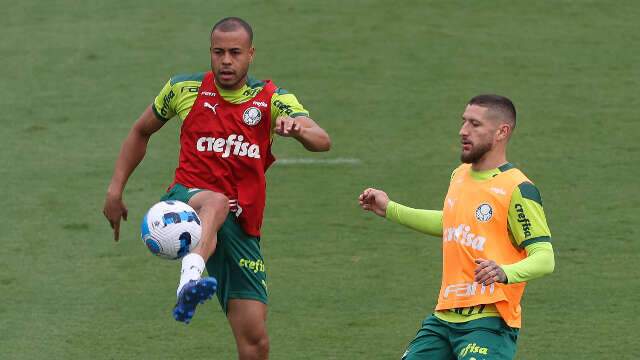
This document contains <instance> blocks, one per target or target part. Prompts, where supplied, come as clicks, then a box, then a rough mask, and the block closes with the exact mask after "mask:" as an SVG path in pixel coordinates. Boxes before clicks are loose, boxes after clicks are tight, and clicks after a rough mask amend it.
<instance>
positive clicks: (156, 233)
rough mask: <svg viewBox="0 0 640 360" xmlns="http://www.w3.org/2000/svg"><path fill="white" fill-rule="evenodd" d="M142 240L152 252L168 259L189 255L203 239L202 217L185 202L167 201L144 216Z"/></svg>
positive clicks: (141, 229) (157, 205) (152, 208)
mask: <svg viewBox="0 0 640 360" xmlns="http://www.w3.org/2000/svg"><path fill="white" fill-rule="evenodd" d="M140 233H141V234H140V235H141V236H142V242H144V244H145V245H146V246H147V248H148V249H149V251H151V253H152V254H154V255H157V256H159V257H161V258H165V259H173V260H175V259H179V258H181V257H183V256H185V255H187V254H188V253H189V252H190V251H191V250H192V249H193V248H194V247H196V245H198V242H199V241H200V234H201V233H202V228H201V227H200V218H199V217H198V214H196V211H195V210H193V208H192V207H191V206H189V205H187V204H185V203H183V202H181V201H174V200H167V201H161V202H159V203H157V204H155V205H153V206H152V207H151V208H150V209H149V211H147V214H146V215H145V216H144V218H143V219H142V224H141V226H140Z"/></svg>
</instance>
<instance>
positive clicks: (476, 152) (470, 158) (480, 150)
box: [460, 143, 493, 164]
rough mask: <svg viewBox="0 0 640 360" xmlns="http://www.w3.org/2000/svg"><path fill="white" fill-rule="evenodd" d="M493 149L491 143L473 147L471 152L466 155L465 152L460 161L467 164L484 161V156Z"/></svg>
mask: <svg viewBox="0 0 640 360" xmlns="http://www.w3.org/2000/svg"><path fill="white" fill-rule="evenodd" d="M492 147H493V146H492V145H491V143H484V144H482V145H476V146H473V147H472V148H471V151H470V152H468V153H466V154H465V153H464V151H463V152H462V154H460V161H462V162H463V163H465V164H473V163H476V162H478V161H479V160H480V159H482V157H483V156H484V154H486V153H488V152H489V151H490V150H491V148H492Z"/></svg>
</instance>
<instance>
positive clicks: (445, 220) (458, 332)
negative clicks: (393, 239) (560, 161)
mask: <svg viewBox="0 0 640 360" xmlns="http://www.w3.org/2000/svg"><path fill="white" fill-rule="evenodd" d="M515 126H516V110H515V107H514V106H513V103H512V102H511V100H509V99H507V98H506V97H503V96H498V95H479V96H476V97H474V98H472V99H471V100H470V101H469V103H468V104H467V106H466V109H465V111H464V113H463V115H462V126H461V128H460V139H461V146H462V154H461V157H460V158H461V160H462V162H463V164H462V165H460V166H459V167H458V168H457V169H455V170H454V171H453V174H452V176H451V180H450V184H449V191H448V193H447V196H446V198H445V200H444V205H443V209H442V210H419V209H412V208H409V207H406V206H403V205H400V204H398V203H395V202H393V201H391V200H389V197H388V196H387V194H386V193H385V192H383V191H381V190H377V189H372V188H369V189H366V190H364V192H363V193H362V194H361V195H360V197H359V201H360V205H361V206H362V208H363V209H364V210H369V211H372V212H374V213H376V214H377V215H380V216H383V217H386V218H387V219H389V220H391V221H393V222H397V223H399V224H402V225H405V226H407V227H409V228H412V229H415V230H418V231H420V232H423V233H426V234H430V235H434V236H441V237H442V255H443V261H442V263H443V265H442V286H441V288H440V295H439V297H438V304H437V306H436V309H435V312H434V313H433V315H430V316H428V317H427V318H426V319H425V320H424V321H423V323H422V327H421V329H420V330H419V331H418V333H417V335H416V337H415V338H414V339H413V341H411V343H410V344H409V346H408V348H407V350H406V352H405V354H404V355H403V356H402V359H403V360H417V359H425V360H426V359H429V360H438V359H443V360H444V359H447V360H448V359H466V360H472V359H486V360H490V359H491V360H496V359H512V358H513V357H514V356H515V352H516V340H517V338H518V331H519V328H520V327H521V308H520V299H521V298H522V294H523V292H524V287H525V284H526V282H527V281H529V280H532V279H535V278H538V277H541V276H543V275H547V274H550V273H551V272H553V268H554V256H553V248H552V246H551V234H550V232H549V227H548V226H547V222H546V218H545V214H544V210H543V207H542V199H541V197H540V192H539V191H538V188H537V187H536V186H535V185H534V184H533V183H532V182H531V181H530V180H529V179H528V178H527V177H526V176H525V175H524V174H523V173H522V172H521V171H520V170H518V169H517V168H515V167H514V165H512V164H511V163H509V162H508V161H507V155H506V152H507V143H508V141H509V138H510V137H511V135H512V133H513V130H514V128H515Z"/></svg>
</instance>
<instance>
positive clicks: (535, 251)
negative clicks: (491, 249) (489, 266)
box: [501, 242, 555, 284]
mask: <svg viewBox="0 0 640 360" xmlns="http://www.w3.org/2000/svg"><path fill="white" fill-rule="evenodd" d="M525 250H526V252H527V257H526V258H524V259H522V260H520V261H518V262H517V263H515V264H509V265H501V267H502V270H503V271H504V273H505V275H507V283H508V284H516V283H520V282H525V281H530V280H533V279H537V278H539V277H542V276H545V275H549V274H551V273H552V272H553V269H554V268H555V257H554V255H553V246H552V245H551V243H548V242H537V243H532V244H529V245H527V247H526V248H525Z"/></svg>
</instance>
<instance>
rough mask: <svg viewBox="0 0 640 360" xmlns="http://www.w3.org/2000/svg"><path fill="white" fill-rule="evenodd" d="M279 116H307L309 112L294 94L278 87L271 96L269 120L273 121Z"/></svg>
mask: <svg viewBox="0 0 640 360" xmlns="http://www.w3.org/2000/svg"><path fill="white" fill-rule="evenodd" d="M280 116H289V117H296V116H309V112H308V111H307V110H306V109H305V108H304V107H303V106H302V104H300V102H299V101H298V98H296V96H295V95H293V94H291V93H289V92H287V91H286V90H284V89H278V90H276V92H275V93H274V94H273V96H272V97H271V122H272V123H275V121H276V119H277V118H278V117H280Z"/></svg>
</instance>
